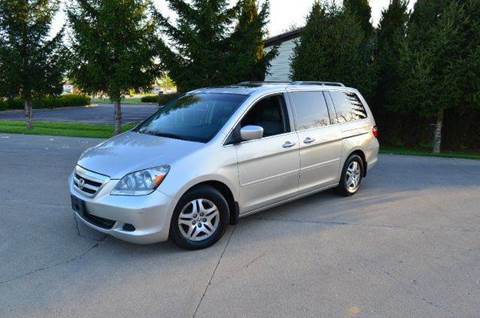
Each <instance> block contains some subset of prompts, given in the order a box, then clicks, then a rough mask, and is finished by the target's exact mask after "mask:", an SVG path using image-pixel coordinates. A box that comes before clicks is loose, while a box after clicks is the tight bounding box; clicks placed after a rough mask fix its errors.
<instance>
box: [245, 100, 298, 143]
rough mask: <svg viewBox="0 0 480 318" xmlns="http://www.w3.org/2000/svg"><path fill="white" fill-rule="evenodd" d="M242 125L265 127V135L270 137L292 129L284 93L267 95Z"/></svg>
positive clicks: (246, 116) (248, 114)
mask: <svg viewBox="0 0 480 318" xmlns="http://www.w3.org/2000/svg"><path fill="white" fill-rule="evenodd" d="M240 125H241V127H245V126H248V125H255V126H261V127H263V131H264V132H263V136H264V137H269V136H274V135H279V134H283V133H286V132H289V131H290V126H289V124H288V116H287V114H286V108H285V99H284V97H283V95H275V96H269V97H266V98H264V99H262V100H260V101H259V102H257V103H256V104H255V105H254V106H253V107H252V108H251V109H250V110H249V111H248V113H247V114H246V115H245V117H244V118H243V119H242V121H241V124H240Z"/></svg>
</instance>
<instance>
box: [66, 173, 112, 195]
mask: <svg viewBox="0 0 480 318" xmlns="http://www.w3.org/2000/svg"><path fill="white" fill-rule="evenodd" d="M109 180H110V178H109V177H107V176H105V175H102V174H99V173H96V172H93V171H90V170H87V169H84V168H82V167H80V166H76V167H75V171H74V173H73V186H74V187H75V189H76V190H77V191H78V192H80V193H82V194H84V195H86V196H88V197H94V196H95V195H96V194H97V193H98V191H100V189H101V188H102V186H103V185H104V184H105V183H107V182H108V181H109Z"/></svg>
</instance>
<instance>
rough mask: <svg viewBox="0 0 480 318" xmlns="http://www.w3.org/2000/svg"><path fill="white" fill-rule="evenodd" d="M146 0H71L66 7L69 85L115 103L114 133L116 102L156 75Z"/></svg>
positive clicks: (154, 39)
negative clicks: (69, 35) (70, 59)
mask: <svg viewBox="0 0 480 318" xmlns="http://www.w3.org/2000/svg"><path fill="white" fill-rule="evenodd" d="M150 9H151V3H150V1H149V0H122V1H118V0H76V1H75V2H74V3H72V4H71V5H70V6H69V7H68V18H69V21H70V26H71V29H72V35H73V38H72V41H71V42H72V45H71V50H72V70H71V73H70V76H71V78H72V79H73V80H74V82H75V83H76V84H77V85H78V86H79V87H80V88H82V89H83V90H84V91H86V92H89V93H97V92H103V93H107V94H108V96H109V97H110V99H111V100H112V101H113V102H114V108H115V133H119V132H120V131H121V124H122V112H121V98H122V96H123V95H125V94H128V92H129V90H131V89H140V88H144V89H147V88H148V87H149V86H150V85H151V84H152V83H153V82H154V80H155V78H156V77H157V76H158V75H159V74H160V67H159V64H158V62H156V61H155V57H156V54H157V52H156V47H157V43H158V41H159V36H158V34H157V33H156V23H155V21H154V19H153V18H152V16H151V14H150Z"/></svg>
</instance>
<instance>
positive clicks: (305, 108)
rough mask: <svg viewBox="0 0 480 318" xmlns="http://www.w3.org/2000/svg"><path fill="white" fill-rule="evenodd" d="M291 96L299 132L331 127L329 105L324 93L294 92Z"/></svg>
mask: <svg viewBox="0 0 480 318" xmlns="http://www.w3.org/2000/svg"><path fill="white" fill-rule="evenodd" d="M290 96H291V97H292V103H293V108H294V110H295V127H296V129H297V130H304V129H309V128H315V127H323V126H328V125H330V117H329V115H328V108H327V103H326V101H325V97H324V96H323V93H322V92H292V93H290Z"/></svg>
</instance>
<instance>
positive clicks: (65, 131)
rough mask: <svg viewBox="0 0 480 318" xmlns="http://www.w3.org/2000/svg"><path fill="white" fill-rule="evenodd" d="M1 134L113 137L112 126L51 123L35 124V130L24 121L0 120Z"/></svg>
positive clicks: (124, 129) (124, 127) (130, 126)
mask: <svg viewBox="0 0 480 318" xmlns="http://www.w3.org/2000/svg"><path fill="white" fill-rule="evenodd" d="M133 127H134V125H132V124H129V125H124V126H123V131H127V130H129V129H132V128H133ZM0 133H8V134H24V135H47V136H67V137H88V138H110V137H112V136H113V126H112V125H88V124H76V123H51V122H36V121H34V122H33V128H32V129H31V130H28V129H27V128H25V122H23V121H3V120H0Z"/></svg>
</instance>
